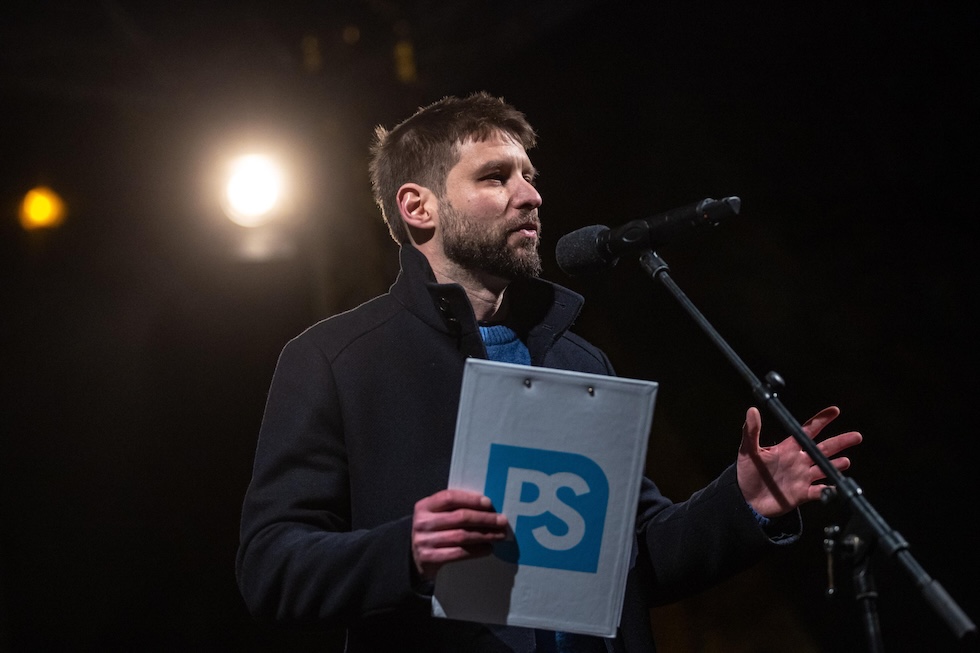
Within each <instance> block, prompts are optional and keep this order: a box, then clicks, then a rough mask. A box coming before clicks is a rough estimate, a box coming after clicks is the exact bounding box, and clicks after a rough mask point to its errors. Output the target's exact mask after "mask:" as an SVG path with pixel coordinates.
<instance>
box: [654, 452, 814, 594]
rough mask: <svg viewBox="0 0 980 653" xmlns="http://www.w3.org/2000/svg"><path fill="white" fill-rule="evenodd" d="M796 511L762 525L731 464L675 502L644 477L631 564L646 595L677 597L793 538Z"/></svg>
mask: <svg viewBox="0 0 980 653" xmlns="http://www.w3.org/2000/svg"><path fill="white" fill-rule="evenodd" d="M801 528H802V523H801V521H800V514H799V511H798V510H797V511H793V512H791V513H789V514H788V515H786V516H784V517H782V518H780V519H779V520H774V522H773V524H772V525H771V526H770V527H767V528H764V527H763V526H762V525H761V524H760V522H759V520H758V519H757V518H756V516H755V515H754V514H753V511H752V509H751V507H750V506H749V504H748V503H747V502H746V501H745V499H744V497H743V496H742V492H741V490H740V489H739V487H738V482H737V479H736V476H735V466H734V465H731V466H730V467H728V468H727V469H726V470H725V471H724V472H723V473H722V474H721V475H720V476H719V477H718V478H716V479H715V480H714V481H712V482H711V483H710V484H709V485H707V486H706V487H704V488H702V489H701V490H698V491H697V492H695V493H694V494H693V495H691V497H690V498H689V499H688V500H686V501H683V502H680V503H672V502H670V501H669V500H668V499H666V498H665V497H664V496H663V495H662V494H660V491H659V490H658V489H657V488H656V486H655V485H654V484H653V483H652V482H651V481H649V480H647V479H644V483H643V489H642V492H641V495H640V505H639V510H638V512H637V524H636V534H637V539H638V544H639V547H638V548H639V551H638V555H639V560H638V561H637V567H638V568H639V570H640V571H641V573H642V576H643V577H642V580H641V582H642V584H643V586H644V593H645V594H646V595H647V601H648V603H650V604H654V605H659V604H664V603H669V602H672V601H677V600H680V599H682V598H685V597H687V596H690V595H692V594H695V593H697V592H700V591H702V590H704V589H707V588H708V587H711V586H712V585H715V584H717V583H719V582H721V581H723V580H725V579H726V578H728V577H730V576H732V575H734V574H736V573H738V572H740V571H742V570H744V569H747V568H748V567H750V566H752V565H753V564H755V563H757V562H758V561H759V560H761V559H762V557H763V556H764V555H765V554H766V553H768V552H771V551H772V550H774V549H775V548H778V547H779V546H780V545H782V544H784V543H788V542H792V541H795V539H796V537H797V536H798V535H799V533H800V530H801Z"/></svg>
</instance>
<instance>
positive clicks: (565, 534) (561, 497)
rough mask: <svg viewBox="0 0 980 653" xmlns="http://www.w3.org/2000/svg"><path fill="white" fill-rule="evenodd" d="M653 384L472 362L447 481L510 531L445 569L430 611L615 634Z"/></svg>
mask: <svg viewBox="0 0 980 653" xmlns="http://www.w3.org/2000/svg"><path fill="white" fill-rule="evenodd" d="M657 387H658V386H657V384H656V383H655V382H652V381H640V380H635V379H624V378H619V377H610V376H602V375H596V374H584V373H579V372H569V371H565V370H555V369H549V368H541V367H529V366H526V365H514V364H510V363H498V362H495V361H487V360H481V359H473V358H471V359H469V360H467V361H466V366H465V370H464V374H463V385H462V393H461V397H460V403H459V413H458V418H457V425H456V440H455V444H454V448H453V458H452V465H451V468H450V473H449V487H451V488H463V489H467V490H473V491H476V492H481V493H483V494H486V495H487V496H489V497H490V498H491V500H492V501H493V502H494V507H495V508H496V509H497V510H498V511H500V512H503V513H504V514H506V515H507V517H508V521H509V523H510V527H511V530H512V532H513V537H512V538H511V539H509V540H508V541H505V542H502V543H499V544H497V545H495V546H494V553H493V554H491V555H490V556H487V557H484V558H478V559H474V560H467V561H463V562H458V563H451V564H447V565H445V566H443V567H442V568H441V569H440V570H439V573H438V574H437V576H436V582H435V591H434V595H433V600H432V608H433V614H434V615H435V616H437V617H445V618H450V619H461V620H464V621H477V622H482V623H491V624H505V625H511V626H527V627H532V628H544V629H548V630H561V631H566V632H573V633H580V634H588V635H598V636H602V637H613V636H615V633H616V628H617V627H618V626H619V621H620V617H621V614H622V605H623V593H624V591H625V587H626V574H627V572H628V571H629V565H630V564H631V551H632V546H633V540H634V537H633V528H634V524H635V521H636V506H637V501H638V498H639V490H640V481H641V477H642V475H643V469H644V465H645V461H646V449H647V440H648V438H649V435H650V425H651V422H652V420H653V408H654V402H655V399H656V393H657Z"/></svg>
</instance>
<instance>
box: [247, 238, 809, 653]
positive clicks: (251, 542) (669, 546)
mask: <svg viewBox="0 0 980 653" xmlns="http://www.w3.org/2000/svg"><path fill="white" fill-rule="evenodd" d="M507 292H508V298H509V299H510V301H511V302H512V304H511V314H512V315H520V316H522V321H521V323H519V324H517V326H516V328H517V330H518V331H519V332H520V333H522V335H523V336H524V339H525V342H526V343H527V345H528V349H529V350H530V352H531V361H532V365H538V366H545V367H554V368H561V369H566V370H573V371H580V372H590V373H595V374H613V369H612V365H611V364H610V363H609V360H608V359H607V358H606V356H605V354H604V353H603V352H602V351H600V350H599V349H597V348H596V347H594V346H592V345H590V344H589V343H588V342H586V341H585V340H583V339H582V338H580V337H578V336H577V335H575V334H573V333H571V332H570V331H569V330H568V329H569V327H570V326H571V324H572V322H573V320H574V319H575V318H576V317H577V315H578V313H579V311H580V309H581V306H582V298H581V296H579V295H577V294H575V293H573V292H571V291H570V290H568V289H565V288H562V287H560V286H557V285H554V284H551V283H548V282H545V281H542V280H527V281H521V282H515V283H514V284H512V285H511V287H510V288H508V290H507ZM469 356H475V357H480V358H485V357H486V352H485V349H484V347H483V342H482V340H481V338H480V333H479V329H478V327H477V323H476V320H475V317H474V314H473V310H472V307H471V306H470V303H469V301H468V299H467V297H466V294H465V293H464V291H463V289H462V288H461V287H460V286H458V285H455V284H447V285H443V284H438V283H436V281H435V279H434V277H433V275H432V272H431V270H430V268H429V266H428V262H427V260H426V259H425V257H424V256H423V255H422V254H421V253H420V252H419V251H418V250H415V249H414V248H412V247H409V246H405V247H403V248H402V252H401V272H400V274H399V276H398V279H397V280H396V281H395V284H394V285H393V286H392V288H391V290H390V292H389V293H387V294H384V295H382V296H380V297H377V298H375V299H374V300H371V301H369V302H367V303H365V304H363V305H361V306H359V307H357V308H355V309H353V310H351V311H348V312H346V313H343V314H340V315H337V316H334V317H331V318H329V319H327V320H324V321H322V322H320V323H318V324H316V325H314V326H312V327H310V328H309V329H307V330H306V331H305V332H304V333H302V334H301V335H299V336H298V337H296V338H295V339H293V340H291V341H290V342H289V343H288V344H287V345H286V347H285V348H284V349H283V351H282V354H281V356H280V359H279V362H278V365H277V367H276V371H275V375H274V378H273V381H272V386H271V389H270V392H269V397H268V403H267V406H266V411H265V415H264V418H263V421H262V426H261V430H260V433H259V440H258V446H257V450H256V456H255V465H254V470H253V478H252V482H251V484H250V485H249V488H248V492H247V494H246V497H245V503H244V507H243V512H242V526H241V545H240V548H239V552H238V559H237V574H238V583H239V587H240V589H241V592H242V595H243V597H244V598H245V601H246V604H247V605H248V608H249V610H250V611H251V612H252V613H253V614H254V615H256V616H257V617H260V618H264V619H271V620H273V621H276V622H279V623H297V624H301V623H302V624H318V625H321V626H331V625H332V626H336V625H343V626H344V627H346V628H347V634H348V635H347V636H348V643H347V650H349V651H375V650H400V651H414V650H420V651H443V650H445V651H510V650H524V649H523V643H526V644H527V645H528V646H531V645H533V634H531V631H529V630H526V629H516V628H506V629H503V628H500V627H493V626H484V625H481V624H473V623H465V622H457V621H452V620H446V619H437V618H434V617H432V616H430V595H429V593H428V592H427V589H428V588H426V587H423V586H421V585H420V584H419V582H418V579H417V577H416V576H415V574H414V571H413V569H414V565H413V563H412V559H411V546H410V542H411V522H412V512H413V509H414V505H415V502H416V501H418V500H419V499H421V498H423V497H426V496H428V495H431V494H433V493H435V492H437V491H439V490H442V489H445V487H446V484H447V479H448V476H449V466H450V459H451V456H452V448H453V435H454V433H455V427H456V412H457V405H458V402H459V393H460V384H461V381H462V375H463V366H464V362H465V360H466V358H467V357H469ZM794 518H795V516H794ZM797 526H798V524H797ZM636 533H637V544H638V546H637V547H636V550H637V551H638V556H637V559H636V562H635V564H634V566H633V568H632V569H631V571H630V573H629V577H628V579H627V588H626V598H625V603H624V607H623V617H622V622H621V626H620V633H619V635H618V636H617V638H616V639H615V640H609V641H608V645H609V646H610V647H612V649H613V650H625V651H630V652H631V653H634V652H640V651H653V650H654V645H653V640H652V637H651V634H650V622H649V607H650V606H651V605H653V604H656V603H662V602H666V601H671V600H676V599H678V598H681V597H683V596H686V595H689V594H692V593H694V592H696V591H699V590H701V589H703V588H705V587H707V586H709V585H711V584H713V583H716V582H718V581H719V580H721V579H723V578H725V577H727V576H729V575H731V574H733V573H735V572H736V571H739V570H741V569H744V568H745V567H747V566H748V565H750V564H752V563H753V562H755V561H756V560H757V559H758V558H759V557H760V556H761V554H762V553H763V552H764V551H765V550H767V549H768V548H770V547H772V546H773V543H772V541H771V540H770V539H769V538H768V537H767V535H766V533H765V532H764V531H763V530H762V529H761V528H760V527H759V525H758V522H757V521H756V519H755V518H754V516H753V514H752V511H751V509H750V508H749V507H748V505H747V504H746V503H745V501H744V499H743V498H742V496H741V493H740V492H739V489H738V486H737V484H736V480H735V473H734V469H733V468H729V469H728V470H726V471H725V472H724V473H722V475H721V476H720V477H719V478H718V479H717V480H715V481H714V482H713V483H712V484H710V485H709V486H708V487H707V488H705V489H704V490H701V491H699V492H698V493H697V494H695V495H694V496H693V497H691V498H690V499H688V500H687V501H685V502H682V503H672V502H671V501H670V500H668V499H667V498H665V497H664V496H663V495H662V494H661V493H660V491H659V490H658V489H657V487H656V486H655V485H654V484H653V482H652V481H650V480H648V479H644V480H643V485H642V488H641V495H640V500H639V508H638V513H637V523H636ZM529 638H530V639H529ZM522 640H523V643H522ZM503 641H507V642H508V644H504V643H503Z"/></svg>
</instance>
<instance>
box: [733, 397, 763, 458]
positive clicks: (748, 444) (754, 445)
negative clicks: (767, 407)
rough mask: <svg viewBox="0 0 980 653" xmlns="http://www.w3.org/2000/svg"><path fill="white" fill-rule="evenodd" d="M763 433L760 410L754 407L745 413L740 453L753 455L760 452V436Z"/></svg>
mask: <svg viewBox="0 0 980 653" xmlns="http://www.w3.org/2000/svg"><path fill="white" fill-rule="evenodd" d="M761 433H762V415H760V414H759V409H758V408H756V407H755V406H752V407H751V408H749V409H748V410H747V411H745V422H744V423H743V424H742V443H741V444H740V445H739V448H738V450H739V453H743V454H752V453H754V452H756V451H758V450H759V436H760V434H761Z"/></svg>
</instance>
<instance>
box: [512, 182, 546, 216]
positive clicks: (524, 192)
mask: <svg viewBox="0 0 980 653" xmlns="http://www.w3.org/2000/svg"><path fill="white" fill-rule="evenodd" d="M514 203H515V204H517V208H519V209H523V210H530V209H536V208H538V207H539V206H541V193H539V192H538V189H537V188H535V186H534V184H532V183H531V182H529V181H527V180H526V179H522V180H521V181H520V188H519V189H518V191H517V193H516V194H515V196H514Z"/></svg>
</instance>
